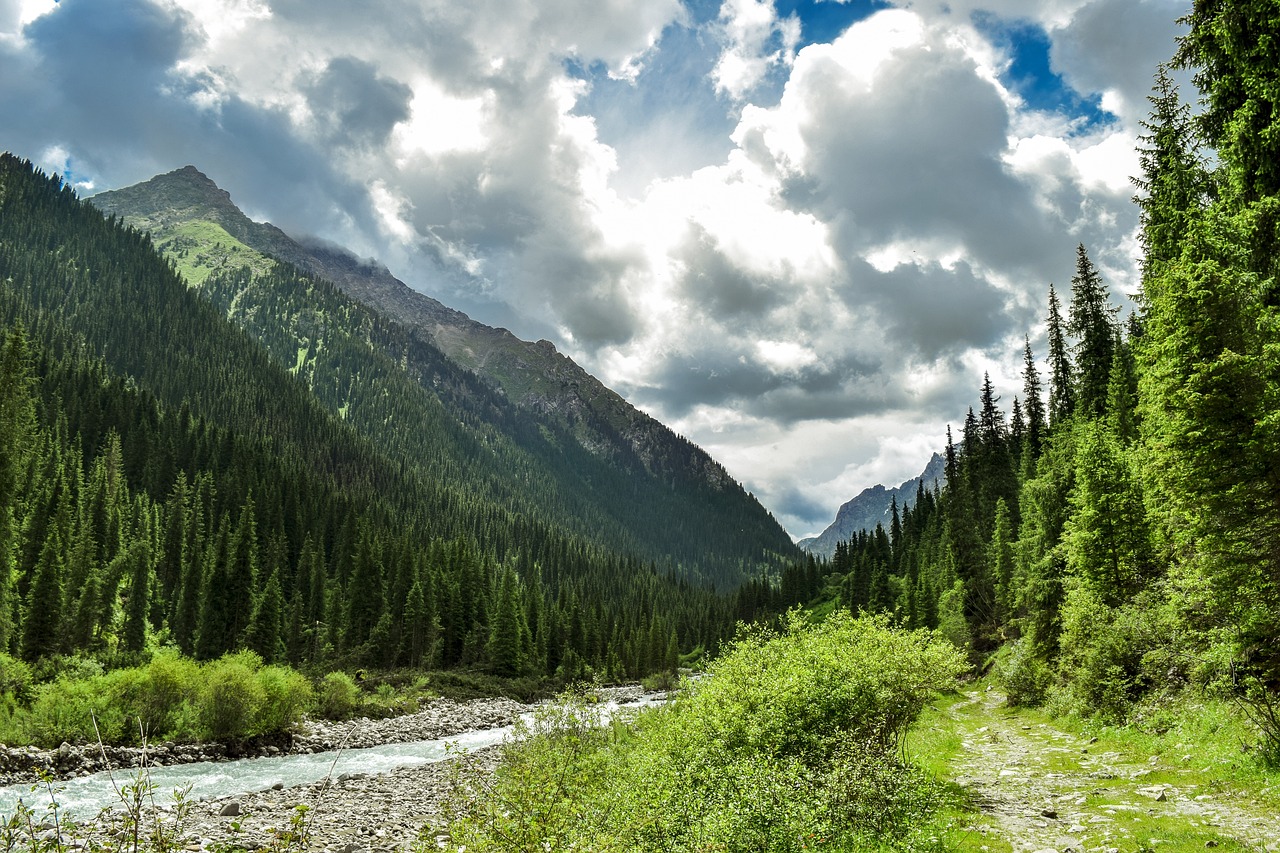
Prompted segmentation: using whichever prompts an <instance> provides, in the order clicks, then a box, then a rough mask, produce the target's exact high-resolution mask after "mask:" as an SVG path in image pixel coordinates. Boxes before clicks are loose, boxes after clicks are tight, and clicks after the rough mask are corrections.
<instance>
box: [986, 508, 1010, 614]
mask: <svg viewBox="0 0 1280 853" xmlns="http://www.w3.org/2000/svg"><path fill="white" fill-rule="evenodd" d="M1015 538H1016V537H1015V535H1014V525H1013V516H1012V514H1011V513H1010V512H1009V505H1008V504H1006V503H1005V502H1004V499H1003V498H1002V499H1001V500H1000V501H999V502H998V503H997V504H996V515H995V524H994V530H993V532H992V534H991V548H990V549H989V553H990V554H991V578H992V583H993V585H994V587H995V599H996V618H995V620H994V622H995V624H997V625H1003V624H1004V623H1006V622H1007V621H1008V620H1009V619H1010V618H1011V617H1012V616H1013V612H1014V607H1015V600H1016V589H1015V587H1014V561H1013V546H1014V540H1015Z"/></svg>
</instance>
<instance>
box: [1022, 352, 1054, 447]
mask: <svg viewBox="0 0 1280 853" xmlns="http://www.w3.org/2000/svg"><path fill="white" fill-rule="evenodd" d="M1023 341H1024V345H1023V354H1022V400H1023V403H1022V406H1023V412H1024V413H1025V414H1026V421H1027V428H1026V442H1025V443H1026V447H1027V449H1028V450H1030V453H1031V461H1033V462H1034V461H1035V460H1036V459H1039V458H1040V452H1041V450H1042V449H1043V448H1044V440H1045V436H1046V433H1047V429H1048V423H1047V418H1046V415H1045V409H1044V396H1043V395H1044V389H1043V388H1042V387H1041V385H1040V372H1039V371H1038V370H1036V360H1035V356H1034V355H1032V353H1031V338H1030V337H1024V338H1023Z"/></svg>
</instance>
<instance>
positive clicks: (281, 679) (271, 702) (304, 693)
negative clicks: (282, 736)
mask: <svg viewBox="0 0 1280 853" xmlns="http://www.w3.org/2000/svg"><path fill="white" fill-rule="evenodd" d="M258 683H259V684H260V685H261V687H262V692H263V697H264V698H263V702H262V706H261V709H260V712H259V714H258V718H257V720H256V722H255V723H254V729H255V730H256V731H257V732H258V733H260V734H265V733H268V732H283V731H288V730H289V729H291V728H293V727H294V726H296V725H297V724H298V723H300V722H302V715H303V714H304V713H306V711H307V709H308V708H310V707H311V704H312V702H313V700H314V699H315V691H314V690H313V689H312V688H311V682H310V681H308V680H307V678H306V677H305V676H304V675H302V674H301V673H299V672H297V671H295V670H292V669H289V668H288V667H283V666H267V667H263V668H262V669H261V670H260V671H259V672H258Z"/></svg>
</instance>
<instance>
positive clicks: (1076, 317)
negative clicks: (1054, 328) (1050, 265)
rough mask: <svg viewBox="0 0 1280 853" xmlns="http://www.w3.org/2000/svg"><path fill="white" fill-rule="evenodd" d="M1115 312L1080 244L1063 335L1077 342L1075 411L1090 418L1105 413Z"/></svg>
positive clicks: (1100, 280)
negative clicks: (1069, 308)
mask: <svg viewBox="0 0 1280 853" xmlns="http://www.w3.org/2000/svg"><path fill="white" fill-rule="evenodd" d="M1116 310H1117V309H1116V308H1114V307H1112V306H1111V305H1110V303H1109V299H1108V296H1107V288H1106V285H1104V284H1103V282H1102V276H1101V275H1100V274H1099V273H1098V269H1097V267H1095V266H1094V265H1093V262H1092V261H1091V260H1089V253H1088V252H1087V251H1085V248H1084V244H1080V245H1079V246H1077V247H1076V274H1075V276H1073V277H1072V279H1071V310H1070V316H1069V320H1068V322H1067V332H1068V333H1069V334H1071V335H1074V336H1075V337H1076V339H1077V340H1076V345H1075V348H1074V349H1075V365H1076V375H1077V376H1078V378H1079V381H1078V384H1077V386H1076V388H1077V392H1076V393H1077V396H1076V400H1077V408H1078V409H1079V410H1080V411H1081V412H1083V413H1084V414H1085V415H1086V416H1088V417H1091V418H1097V417H1102V416H1104V415H1105V414H1106V408H1107V383H1108V379H1109V378H1110V376H1111V359H1112V357H1113V356H1114V354H1115V347H1116V335H1117V329H1116V322H1115V313H1116Z"/></svg>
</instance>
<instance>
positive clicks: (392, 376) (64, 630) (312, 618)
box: [0, 155, 738, 678]
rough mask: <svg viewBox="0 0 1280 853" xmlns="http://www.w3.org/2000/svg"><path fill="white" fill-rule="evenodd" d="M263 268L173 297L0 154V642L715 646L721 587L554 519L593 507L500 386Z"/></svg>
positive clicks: (372, 654) (288, 270) (276, 651)
mask: <svg viewBox="0 0 1280 853" xmlns="http://www.w3.org/2000/svg"><path fill="white" fill-rule="evenodd" d="M209 233H215V234H216V233H217V232H214V231H212V230H211V231H210V232H209ZM223 248H224V249H226V248H227V246H226V244H225V243H224V247H223ZM231 250H234V251H235V252H237V253H239V254H243V255H244V256H245V257H248V255H247V254H246V253H247V252H248V251H249V250H247V249H238V248H236V247H231V249H230V250H229V251H231ZM251 260H252V259H251ZM266 268H267V267H263V269H266ZM270 268H271V269H272V270H274V271H273V272H270V273H263V274H255V273H254V272H253V269H254V264H253V263H250V264H248V265H240V266H238V267H236V268H235V270H234V272H230V273H228V272H217V273H211V274H210V275H209V276H208V277H207V278H206V279H205V283H204V285H203V287H202V290H199V291H198V290H196V289H193V288H191V287H189V286H188V285H187V284H186V283H185V282H184V281H183V279H182V278H181V277H180V276H179V275H178V271H177V269H176V265H175V264H174V263H170V262H166V261H165V260H164V259H163V258H161V257H160V256H159V255H157V254H156V252H155V251H154V248H153V246H152V243H151V240H150V238H149V237H148V236H147V235H145V234H141V233H139V232H137V231H135V230H132V229H127V228H124V227H121V225H120V224H119V223H118V222H112V221H110V220H108V219H105V218H104V217H103V216H102V214H101V213H100V212H99V211H98V210H96V209H94V208H93V207H92V206H91V205H88V204H86V203H83V202H81V201H79V200H78V199H76V197H75V194H74V193H73V192H72V191H71V190H70V189H69V188H67V187H65V186H63V185H62V184H61V182H60V181H59V180H57V179H56V178H53V179H50V178H47V177H46V176H44V175H42V174H40V173H38V172H37V171H35V170H33V169H32V168H31V167H30V164H29V163H26V162H24V161H21V160H18V159H17V158H14V157H11V156H9V155H4V156H2V157H0V352H3V353H4V357H3V358H0V362H3V363H2V364H0V435H3V437H4V439H5V441H4V442H3V443H2V444H0V450H3V453H0V462H3V463H4V465H3V467H0V522H3V524H0V564H4V565H11V566H12V568H13V570H12V572H11V573H5V574H3V575H0V616H4V617H9V618H8V619H5V618H0V649H5V648H8V649H11V650H12V649H15V648H16V649H17V650H18V651H19V652H20V653H21V654H22V656H23V658H24V659H26V660H28V661H30V662H36V661H39V660H41V659H43V658H45V657H48V656H49V655H54V654H77V655H80V654H90V655H95V656H97V655H100V656H102V658H103V659H105V660H109V661H119V660H121V659H123V658H121V655H125V656H127V655H130V654H135V655H136V654H141V653H142V651H143V649H144V648H146V647H147V645H148V643H153V642H159V643H164V642H169V641H172V642H175V643H176V644H177V645H178V647H179V648H180V649H181V650H182V651H183V652H185V653H187V654H194V655H196V656H198V657H202V658H213V657H216V656H218V655H220V654H222V653H223V652H225V651H227V650H230V649H235V648H241V647H245V646H248V647H249V648H252V649H254V650H255V651H257V652H259V653H260V654H262V655H263V657H264V658H266V659H268V660H281V659H287V660H289V661H290V662H293V663H298V662H310V663H315V664H318V665H322V664H332V663H334V662H340V663H347V664H359V665H385V666H391V665H396V664H407V665H414V666H417V665H428V666H430V665H442V666H447V667H454V666H466V667H483V668H488V669H490V670H491V671H494V672H499V673H502V674H505V675H513V674H514V675H519V674H533V675H539V674H562V675H563V677H565V678H580V677H588V676H589V675H590V674H591V673H592V672H596V673H607V674H609V675H610V676H611V677H621V676H626V675H630V676H632V677H636V676H638V675H642V674H644V673H645V672H648V671H653V668H654V667H658V668H662V669H671V668H673V667H674V665H675V655H676V654H677V652H678V651H688V650H690V649H692V648H694V647H696V646H699V645H702V646H706V645H711V644H714V643H715V642H717V641H718V639H719V638H720V637H721V636H723V633H724V631H725V630H727V626H728V625H729V624H730V622H729V617H728V615H727V613H726V609H727V605H726V603H725V600H724V599H723V598H722V597H720V596H717V595H716V594H715V593H714V592H713V591H712V590H710V589H708V588H707V587H704V586H699V585H693V584H690V583H688V582H687V581H684V580H680V579H679V578H677V577H676V575H675V573H674V571H658V570H656V568H655V567H654V566H652V565H648V564H647V563H648V559H647V558H645V557H644V556H643V555H641V554H639V553H637V551H634V550H627V549H625V548H623V547H622V544H625V542H624V540H626V539H628V537H630V538H632V539H636V540H638V539H639V537H638V535H635V534H633V531H632V528H630V527H627V526H625V525H623V524H622V523H621V522H620V521H618V520H616V519H615V518H613V517H612V516H610V515H609V514H608V513H604V512H598V513H597V514H596V515H584V516H582V517H577V516H575V515H573V513H572V510H573V509H574V508H575V506H581V507H584V508H585V509H586V510H591V509H593V507H592V505H591V501H590V498H591V493H590V492H585V493H580V492H578V491H574V490H572V489H565V490H564V492H563V493H560V492H558V491H557V490H559V489H561V486H562V483H564V482H569V481H568V480H567V479H565V478H567V477H569V476H570V475H571V474H572V471H571V470H570V469H569V468H566V470H569V473H565V472H564V471H559V470H552V469H550V468H549V467H548V466H546V465H544V464H542V463H540V462H539V461H538V459H537V458H536V457H534V456H533V455H531V454H530V453H529V452H527V451H526V450H524V449H522V446H521V444H520V443H519V441H517V440H516V439H515V438H511V437H508V436H507V435H506V434H505V433H503V432H502V431H501V430H500V429H499V428H498V427H497V426H495V425H494V424H493V423H491V419H490V418H489V415H488V414H487V413H486V412H485V411H484V410H485V407H486V406H488V405H490V403H491V402H493V403H494V404H495V405H498V406H501V405H507V406H509V404H506V403H505V402H504V401H503V400H502V399H501V397H500V396H498V395H497V394H496V392H494V391H493V390H492V389H489V388H488V387H487V386H485V385H484V384H483V383H481V382H479V380H477V379H475V378H474V377H473V376H470V374H467V373H466V372H465V371H462V370H461V369H459V368H456V367H454V366H452V365H451V364H450V363H448V362H447V360H445V359H443V357H442V356H440V355H439V353H438V352H437V351H434V350H433V349H431V348H430V346H429V344H426V343H420V344H415V343H414V341H412V340H411V339H410V338H408V337H407V336H401V337H397V335H400V334H401V332H400V331H398V330H397V327H394V326H393V325H389V324H386V323H383V322H382V321H380V320H378V318H376V317H374V316H372V314H371V312H369V311H368V309H365V308H363V307H361V306H359V305H356V304H355V303H352V302H351V301H350V300H348V299H346V297H344V296H342V295H341V294H340V293H338V292H337V291H336V289H334V288H333V287H332V286H330V285H327V284H324V283H322V282H317V281H316V280H314V279H311V278H309V277H307V276H303V275H301V274H300V273H298V272H297V270H295V269H293V268H292V267H289V266H288V265H285V264H276V263H275V262H271V265H270ZM229 315H230V319H229ZM231 319H234V320H235V321H237V322H231ZM286 320H287V322H285V321H286ZM300 336H301V337H300ZM301 338H307V339H308V342H307V346H306V348H305V349H303V348H302V347H299V346H298V343H297V342H298V340H300V339H301ZM24 341H26V342H27V343H25V344H24V343H23V342H24ZM375 343H377V344H378V346H375V345H374V344H375ZM286 345H287V347H288V349H289V351H288V358H287V359H286V358H284V357H283V355H284V354H285V352H286V350H285V346H286ZM393 346H400V347H402V350H400V351H399V353H398V357H397V358H392V357H391V356H390V355H388V354H387V352H389V351H390V349H391V348H392V347H393ZM300 351H301V356H299V352H300ZM24 353H25V354H24ZM432 353H435V355H434V356H432ZM278 356H280V357H278ZM432 357H434V358H435V359H436V360H437V362H438V363H437V364H436V368H435V372H434V373H432V374H431V375H430V376H424V375H419V374H416V373H415V374H411V373H410V372H409V368H408V366H409V365H412V366H414V369H415V370H416V369H417V368H419V367H421V366H422V365H424V364H426V363H428V361H429V360H430V358H432ZM410 376H412V377H413V379H412V381H411V380H410V378H409V377H410ZM428 386H429V387H431V388H438V389H444V390H443V391H441V392H440V394H441V395H443V396H440V395H437V394H436V393H435V392H431V393H428V391H427V388H428ZM446 392H447V393H446ZM468 394H473V395H474V396H473V397H468V396H467V395H468ZM446 398H447V399H448V401H449V402H448V404H447V405H446V403H445V402H444V400H445V399H446ZM467 400H470V408H464V407H463V405H462V401H467ZM25 410H30V412H31V416H30V417H27V418H25V419H24V417H23V416H22V412H23V411H25ZM24 424H25V425H24ZM379 425H381V429H380V430H379V428H378V427H379ZM554 437H555V436H554V435H552V437H551V438H547V437H546V436H545V434H544V432H543V429H542V428H541V426H540V425H537V424H533V425H532V427H531V429H530V431H529V435H528V436H527V438H528V440H529V441H531V442H536V441H542V442H544V444H546V445H547V446H553V442H552V438H554ZM414 441H417V442H420V443H421V445H422V447H423V448H427V449H429V452H427V450H423V452H422V453H421V454H419V455H414V454H413V452H412V451H413V442H414ZM562 443H564V442H563V441H562ZM567 443H568V444H570V445H571V446H572V447H576V444H573V442H567ZM15 451H16V453H17V455H16V456H15V455H14V453H15ZM580 452H582V453H583V454H584V455H586V454H585V451H580ZM596 464H598V465H603V463H601V462H599V461H598V460H596ZM519 466H524V467H519ZM575 502H576V503H575ZM655 503H660V502H655ZM725 538H726V539H727V540H732V539H735V538H737V531H736V530H731V531H728V533H727V534H726V535H725ZM650 541H651V542H652V541H655V540H652V539H651V540H650ZM610 545H612V546H616V547H610ZM721 556H722V557H723V555H721ZM654 562H657V561H656V560H655V561H654ZM699 565H706V566H710V567H715V566H729V565H730V562H729V560H727V559H724V560H722V562H720V563H717V562H716V561H715V559H714V558H713V559H712V560H709V561H708V562H707V563H706V564H699ZM732 565H733V566H734V567H735V569H736V568H738V566H737V563H736V562H735V563H733V564H732ZM671 568H672V569H674V562H673V563H672V566H671ZM694 568H695V569H697V568H698V566H695V567H694Z"/></svg>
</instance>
